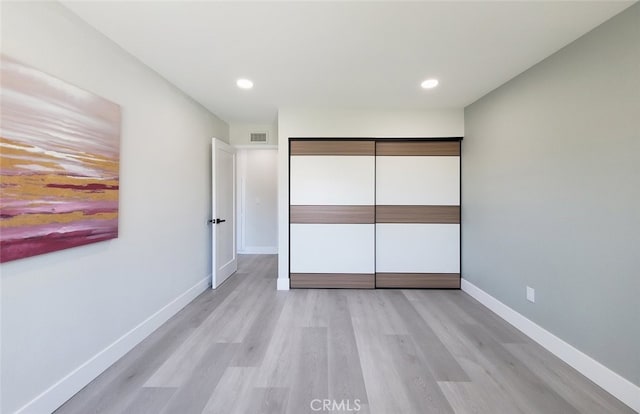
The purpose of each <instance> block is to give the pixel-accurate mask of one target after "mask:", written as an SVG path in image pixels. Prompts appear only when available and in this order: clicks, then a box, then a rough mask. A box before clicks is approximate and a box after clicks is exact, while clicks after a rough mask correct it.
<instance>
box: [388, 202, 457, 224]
mask: <svg viewBox="0 0 640 414" xmlns="http://www.w3.org/2000/svg"><path fill="white" fill-rule="evenodd" d="M376 223H437V224H460V206H376Z"/></svg>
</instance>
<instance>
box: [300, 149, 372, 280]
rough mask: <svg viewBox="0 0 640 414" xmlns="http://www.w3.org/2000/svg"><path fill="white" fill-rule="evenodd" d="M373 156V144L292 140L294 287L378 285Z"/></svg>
mask: <svg viewBox="0 0 640 414" xmlns="http://www.w3.org/2000/svg"><path fill="white" fill-rule="evenodd" d="M374 154H375V142H374V141H362V140H358V141H354V140H352V141H348V140H327V141H319V140H291V141H290V170H289V174H290V175H289V177H290V186H289V191H290V193H289V197H290V206H289V222H290V227H289V237H290V242H289V245H290V270H289V271H290V277H291V280H290V283H291V287H292V288H305V287H315V288H373V287H374V286H375V224H374V223H375V206H374V203H375V156H374Z"/></svg>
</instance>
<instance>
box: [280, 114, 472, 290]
mask: <svg viewBox="0 0 640 414" xmlns="http://www.w3.org/2000/svg"><path fill="white" fill-rule="evenodd" d="M463 135H464V112H463V110H462V108H460V109H446V110H424V111H417V110H412V111H407V110H404V111H403V110H340V109H297V108H281V109H280V110H279V112H278V149H279V150H278V236H279V237H278V246H279V247H278V253H279V256H278V289H288V288H289V143H288V140H289V138H291V137H297V138H303V137H326V138H329V137H333V138H340V137H341V138H346V137H376V138H377V137H388V138H410V137H461V136H463Z"/></svg>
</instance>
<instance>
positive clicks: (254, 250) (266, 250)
mask: <svg viewBox="0 0 640 414" xmlns="http://www.w3.org/2000/svg"><path fill="white" fill-rule="evenodd" d="M238 254H278V246H265V247H263V246H245V247H244V248H243V249H242V250H238Z"/></svg>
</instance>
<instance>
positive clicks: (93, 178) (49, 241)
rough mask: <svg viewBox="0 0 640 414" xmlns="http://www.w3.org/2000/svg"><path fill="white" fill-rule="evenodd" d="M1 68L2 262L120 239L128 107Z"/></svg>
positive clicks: (21, 69)
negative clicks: (123, 123)
mask: <svg viewBox="0 0 640 414" xmlns="http://www.w3.org/2000/svg"><path fill="white" fill-rule="evenodd" d="M0 64H1V77H0V112H1V116H0V262H7V261H9V260H15V259H20V258H23V257H29V256H34V255H38V254H42V253H47V252H52V251H56V250H61V249H66V248H69V247H74V246H80V245H84V244H89V243H94V242H98V241H102V240H108V239H112V238H116V237H118V188H119V165H120V161H119V160H120V106H118V105H116V104H114V103H113V102H110V101H108V100H106V99H103V98H101V97H99V96H96V95H94V94H92V93H90V92H87V91H85V90H82V89H80V88H78V87H75V86H73V85H70V84H68V83H66V82H64V81H61V80H59V79H57V78H55V77H53V76H50V75H48V74H46V73H43V72H41V71H39V70H37V69H34V68H32V67H29V66H26V65H24V64H21V63H20V62H17V61H15V60H13V59H11V58H8V57H7V56H1V58H0Z"/></svg>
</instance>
